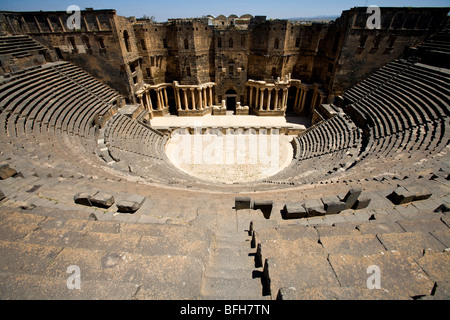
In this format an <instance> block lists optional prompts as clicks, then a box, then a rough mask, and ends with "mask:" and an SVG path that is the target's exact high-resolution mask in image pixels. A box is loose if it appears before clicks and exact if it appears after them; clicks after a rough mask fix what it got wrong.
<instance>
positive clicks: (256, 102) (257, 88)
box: [247, 82, 289, 111]
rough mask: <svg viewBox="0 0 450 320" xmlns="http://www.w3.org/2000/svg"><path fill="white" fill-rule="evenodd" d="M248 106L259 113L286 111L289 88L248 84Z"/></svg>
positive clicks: (285, 86)
mask: <svg viewBox="0 0 450 320" xmlns="http://www.w3.org/2000/svg"><path fill="white" fill-rule="evenodd" d="M247 86H248V89H249V101H248V106H249V107H250V108H253V109H256V110H259V111H271V110H281V111H284V110H286V106H287V98H288V89H289V86H287V85H283V86H279V85H274V84H253V83H250V82H248V83H247Z"/></svg>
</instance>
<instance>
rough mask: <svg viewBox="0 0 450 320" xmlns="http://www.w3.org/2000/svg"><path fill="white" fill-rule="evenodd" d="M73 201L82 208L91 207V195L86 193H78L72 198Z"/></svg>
mask: <svg viewBox="0 0 450 320" xmlns="http://www.w3.org/2000/svg"><path fill="white" fill-rule="evenodd" d="M73 200H74V201H75V203H76V204H81V205H83V206H89V207H92V203H91V194H90V193H87V192H79V193H77V194H76V195H75V196H74V197H73Z"/></svg>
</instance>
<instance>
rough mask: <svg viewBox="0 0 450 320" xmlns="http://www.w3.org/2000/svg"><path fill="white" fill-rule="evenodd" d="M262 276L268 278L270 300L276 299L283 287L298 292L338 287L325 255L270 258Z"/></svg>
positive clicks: (266, 262)
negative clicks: (293, 288)
mask: <svg viewBox="0 0 450 320" xmlns="http://www.w3.org/2000/svg"><path fill="white" fill-rule="evenodd" d="M264 274H265V275H266V276H268V277H269V278H270V293H271V296H272V299H276V297H277V295H278V291H279V290H280V289H281V288H284V287H295V288H296V289H297V290H300V289H305V288H311V287H320V286H329V287H337V286H339V282H338V281H337V279H336V275H335V273H334V271H333V269H332V268H331V266H330V263H329V262H328V259H327V255H326V254H310V255H304V256H302V257H301V259H300V258H298V259H283V258H281V259H278V258H271V259H268V260H266V261H265V264H264Z"/></svg>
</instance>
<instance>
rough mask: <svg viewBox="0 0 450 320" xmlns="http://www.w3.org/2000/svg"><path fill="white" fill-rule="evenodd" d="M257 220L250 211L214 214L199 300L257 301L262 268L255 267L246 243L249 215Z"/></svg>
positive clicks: (260, 288) (252, 250)
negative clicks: (212, 231) (209, 254)
mask: <svg viewBox="0 0 450 320" xmlns="http://www.w3.org/2000/svg"><path fill="white" fill-rule="evenodd" d="M252 217H253V218H256V219H261V218H262V214H261V213H257V212H256V211H254V210H250V209H249V210H239V211H236V210H234V209H230V210H227V211H226V212H221V214H220V216H216V225H217V226H218V228H217V233H216V234H215V242H214V244H213V245H212V250H211V257H210V260H209V264H208V265H207V267H206V270H205V275H204V278H203V285H202V291H201V293H202V299H208V300H261V299H266V297H263V291H262V285H261V277H260V276H261V274H262V268H259V269H256V270H255V259H254V253H255V250H254V249H252V248H251V246H250V240H251V237H250V236H249V232H248V227H249V223H250V222H249V221H250V219H251V218H252Z"/></svg>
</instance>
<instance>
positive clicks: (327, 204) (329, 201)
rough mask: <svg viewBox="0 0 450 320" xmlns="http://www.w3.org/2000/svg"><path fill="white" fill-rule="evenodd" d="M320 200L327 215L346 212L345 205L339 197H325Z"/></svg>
mask: <svg viewBox="0 0 450 320" xmlns="http://www.w3.org/2000/svg"><path fill="white" fill-rule="evenodd" d="M320 200H321V201H322V203H323V205H324V209H325V212H326V213H327V214H337V213H339V212H341V211H342V210H345V203H343V202H341V201H340V200H339V198H338V197H337V196H331V197H323V198H321V199H320Z"/></svg>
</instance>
